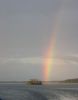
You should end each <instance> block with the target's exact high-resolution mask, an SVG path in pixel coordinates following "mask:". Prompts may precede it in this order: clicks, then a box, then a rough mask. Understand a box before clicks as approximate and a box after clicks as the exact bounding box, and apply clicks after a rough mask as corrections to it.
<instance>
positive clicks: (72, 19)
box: [0, 0, 78, 81]
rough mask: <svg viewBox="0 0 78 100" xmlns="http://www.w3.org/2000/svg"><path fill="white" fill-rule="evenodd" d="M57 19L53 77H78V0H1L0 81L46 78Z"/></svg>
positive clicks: (59, 78)
mask: <svg viewBox="0 0 78 100" xmlns="http://www.w3.org/2000/svg"><path fill="white" fill-rule="evenodd" d="M57 19H58V20H59V22H58V26H59V30H58V32H57V33H56V37H55V40H56V43H55V45H54V57H53V58H52V59H53V61H54V62H53V65H52V68H51V73H49V74H50V80H64V79H68V78H78V44H77V43H78V0H0V81H16V80H17V81H23V80H28V79H32V78H37V79H40V80H44V79H43V76H44V74H43V66H44V65H43V58H44V56H45V55H44V52H45V50H46V49H47V48H48V45H49V41H50V39H51V36H52V34H53V33H52V32H53V30H54V24H55V22H56V20H57Z"/></svg>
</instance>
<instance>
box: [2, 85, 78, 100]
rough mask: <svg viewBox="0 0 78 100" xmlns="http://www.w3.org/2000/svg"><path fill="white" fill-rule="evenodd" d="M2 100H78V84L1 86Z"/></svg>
mask: <svg viewBox="0 0 78 100" xmlns="http://www.w3.org/2000/svg"><path fill="white" fill-rule="evenodd" d="M0 98H1V99H2V100H78V84H52V85H45V86H27V85H26V84H0Z"/></svg>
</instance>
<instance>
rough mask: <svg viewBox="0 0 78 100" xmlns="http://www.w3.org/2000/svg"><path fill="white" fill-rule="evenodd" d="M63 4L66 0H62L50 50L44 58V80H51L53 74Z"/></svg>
mask: <svg viewBox="0 0 78 100" xmlns="http://www.w3.org/2000/svg"><path fill="white" fill-rule="evenodd" d="M63 6H64V2H62V6H61V7H60V9H59V11H58V14H57V16H56V18H55V23H54V31H53V32H52V36H51V39H50V42H49V47H48V50H47V51H46V52H45V54H44V60H43V71H44V72H43V73H44V75H43V76H44V77H43V79H44V81H49V80H50V76H51V69H52V65H53V62H54V59H52V58H53V56H54V48H55V44H56V34H57V33H58V32H59V26H60V25H59V23H60V16H61V15H62V14H63V10H62V9H63Z"/></svg>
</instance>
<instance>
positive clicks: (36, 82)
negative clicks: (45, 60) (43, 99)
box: [27, 79, 42, 85]
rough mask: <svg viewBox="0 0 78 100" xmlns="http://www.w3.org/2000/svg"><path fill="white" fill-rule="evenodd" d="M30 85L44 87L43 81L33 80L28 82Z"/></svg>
mask: <svg viewBox="0 0 78 100" xmlns="http://www.w3.org/2000/svg"><path fill="white" fill-rule="evenodd" d="M27 84H28V85H42V81H40V80H37V79H31V80H29V81H27Z"/></svg>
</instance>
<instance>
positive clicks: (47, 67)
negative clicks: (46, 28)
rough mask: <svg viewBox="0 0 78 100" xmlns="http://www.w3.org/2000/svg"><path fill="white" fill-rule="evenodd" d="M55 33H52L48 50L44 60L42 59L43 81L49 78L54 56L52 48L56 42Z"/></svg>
mask: <svg viewBox="0 0 78 100" xmlns="http://www.w3.org/2000/svg"><path fill="white" fill-rule="evenodd" d="M55 35H56V32H54V33H53V35H52V38H51V40H50V43H49V47H48V50H47V51H46V52H45V58H44V63H43V65H44V69H45V70H44V72H43V73H44V80H45V81H48V80H49V78H50V73H51V69H52V64H53V60H54V59H52V58H53V56H54V47H55V41H56V38H55V37H56V36H55Z"/></svg>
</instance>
